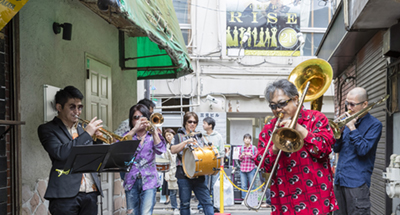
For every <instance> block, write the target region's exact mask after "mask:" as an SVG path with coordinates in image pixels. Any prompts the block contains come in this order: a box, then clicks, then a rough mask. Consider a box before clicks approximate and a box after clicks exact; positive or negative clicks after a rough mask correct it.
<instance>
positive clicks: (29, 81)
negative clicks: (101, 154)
mask: <svg viewBox="0 0 400 215" xmlns="http://www.w3.org/2000/svg"><path fill="white" fill-rule="evenodd" d="M19 16H20V50H19V51H20V53H21V59H20V62H21V110H20V111H21V117H22V120H23V121H26V125H24V126H22V148H21V152H22V158H21V159H22V185H23V186H30V187H31V189H33V187H34V185H35V184H36V182H37V180H38V179H45V178H47V177H48V175H49V171H50V167H51V162H50V159H49V157H48V155H47V153H46V151H45V150H44V149H43V147H42V145H41V143H40V142H39V138H38V135H37V127H38V126H39V125H40V124H42V123H43V85H44V84H48V85H52V86H56V87H60V88H63V87H65V86H67V85H74V86H75V87H77V88H78V89H80V90H81V91H82V92H83V93H84V92H85V78H86V72H85V53H87V54H90V55H92V56H94V57H96V58H97V59H99V60H101V61H104V62H106V63H107V64H109V65H111V68H112V96H113V98H112V101H113V104H112V108H113V123H112V124H113V128H116V127H117V126H118V125H119V123H120V122H121V121H122V120H124V119H126V118H127V116H128V111H129V108H130V107H131V106H132V105H133V104H134V103H136V100H137V96H136V95H137V90H136V88H137V81H136V72H135V71H121V69H120V67H119V60H118V58H119V52H118V30H117V28H116V27H114V26H113V25H110V24H109V23H108V22H106V21H105V20H103V19H102V18H100V17H99V16H98V15H96V14H95V13H93V12H92V11H91V10H89V9H88V8H86V7H85V6H84V5H83V4H82V3H80V2H79V1H76V0H75V1H73V0H34V1H29V2H28V3H27V4H26V5H25V6H24V7H23V8H22V10H21V11H20V12H19ZM53 22H59V23H64V22H68V23H71V24H72V25H73V27H72V40H71V41H66V40H63V39H62V35H61V34H58V35H56V34H54V33H53V30H52V24H53ZM127 42H128V43H129V47H130V49H129V50H127V55H129V56H133V55H135V54H136V41H135V40H134V39H129V40H127ZM129 52H130V53H129ZM83 117H85V113H84V112H83Z"/></svg>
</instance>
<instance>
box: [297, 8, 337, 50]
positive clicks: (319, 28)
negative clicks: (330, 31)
mask: <svg viewBox="0 0 400 215" xmlns="http://www.w3.org/2000/svg"><path fill="white" fill-rule="evenodd" d="M301 4H302V12H301V14H300V17H301V29H300V31H301V32H302V33H303V36H304V39H305V44H304V46H303V48H302V50H301V51H302V55H304V56H311V55H315V51H316V50H317V49H318V46H319V44H320V42H321V40H322V37H323V36H324V33H325V31H326V29H327V27H328V25H329V22H330V21H331V19H332V16H333V9H334V8H336V5H335V4H336V3H334V2H331V1H328V0H303V1H302V2H301Z"/></svg>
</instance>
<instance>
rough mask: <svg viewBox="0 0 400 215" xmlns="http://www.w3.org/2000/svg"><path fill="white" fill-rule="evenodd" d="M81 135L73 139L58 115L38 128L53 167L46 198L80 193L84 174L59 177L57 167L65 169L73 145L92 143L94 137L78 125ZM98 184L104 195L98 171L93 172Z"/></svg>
mask: <svg viewBox="0 0 400 215" xmlns="http://www.w3.org/2000/svg"><path fill="white" fill-rule="evenodd" d="M77 131H78V134H79V136H78V137H77V138H75V139H72V136H71V135H70V133H69V132H68V130H67V127H66V126H65V125H64V123H63V122H62V121H61V119H59V118H58V117H54V119H53V120H52V121H50V122H48V123H45V124H42V125H40V126H39V128H38V134H39V139H40V142H41V143H42V145H43V147H44V149H45V150H46V151H47V153H49V156H50V159H51V162H52V167H51V170H50V177H49V183H48V186H47V190H46V194H45V195H44V198H46V199H53V198H71V197H74V196H76V195H77V194H78V192H79V187H80V186H81V179H82V174H81V173H76V174H68V175H65V174H62V175H61V176H60V177H58V172H57V171H56V169H64V166H65V163H66V162H67V159H68V157H69V155H70V153H71V150H72V147H73V146H79V145H92V144H93V139H92V137H91V136H90V135H89V134H88V133H87V132H86V131H84V130H83V128H82V126H81V124H79V125H78V127H77ZM91 174H92V177H93V179H94V182H95V184H96V186H97V190H98V191H99V194H101V195H103V192H102V190H101V183H100V180H99V178H98V176H97V174H96V173H91Z"/></svg>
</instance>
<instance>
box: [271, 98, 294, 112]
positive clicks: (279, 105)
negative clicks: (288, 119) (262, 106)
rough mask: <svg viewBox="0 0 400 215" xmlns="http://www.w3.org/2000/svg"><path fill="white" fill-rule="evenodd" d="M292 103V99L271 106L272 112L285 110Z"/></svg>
mask: <svg viewBox="0 0 400 215" xmlns="http://www.w3.org/2000/svg"><path fill="white" fill-rule="evenodd" d="M290 101H292V99H289V100H286V101H284V102H279V103H278V104H269V107H270V108H271V110H276V109H277V108H284V107H286V105H287V104H288V103H289V102H290Z"/></svg>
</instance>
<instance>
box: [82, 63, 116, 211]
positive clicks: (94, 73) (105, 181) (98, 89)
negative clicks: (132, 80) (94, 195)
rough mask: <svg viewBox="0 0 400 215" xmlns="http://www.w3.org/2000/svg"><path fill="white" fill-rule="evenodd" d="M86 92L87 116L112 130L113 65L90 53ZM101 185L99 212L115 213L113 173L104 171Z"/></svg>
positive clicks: (87, 65) (87, 66)
mask: <svg viewBox="0 0 400 215" xmlns="http://www.w3.org/2000/svg"><path fill="white" fill-rule="evenodd" d="M85 62H86V75H87V77H86V78H87V79H86V93H85V99H84V100H85V106H86V111H85V112H86V118H87V119H88V120H91V119H92V118H93V117H95V116H97V118H99V119H101V120H103V125H104V128H106V129H107V130H110V131H112V127H111V125H112V115H111V113H112V112H111V107H112V106H111V104H112V98H111V67H110V66H108V65H107V64H106V63H103V62H101V61H100V60H97V59H95V58H94V57H92V56H90V55H86V59H85ZM100 178H101V186H102V189H103V193H104V197H103V198H102V199H100V198H101V197H99V199H98V200H99V202H100V201H102V206H101V204H99V212H98V213H99V214H101V207H102V208H103V214H104V215H112V214H113V197H112V193H113V190H112V189H113V186H112V185H113V180H114V178H113V174H112V173H102V174H101V176H100Z"/></svg>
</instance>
